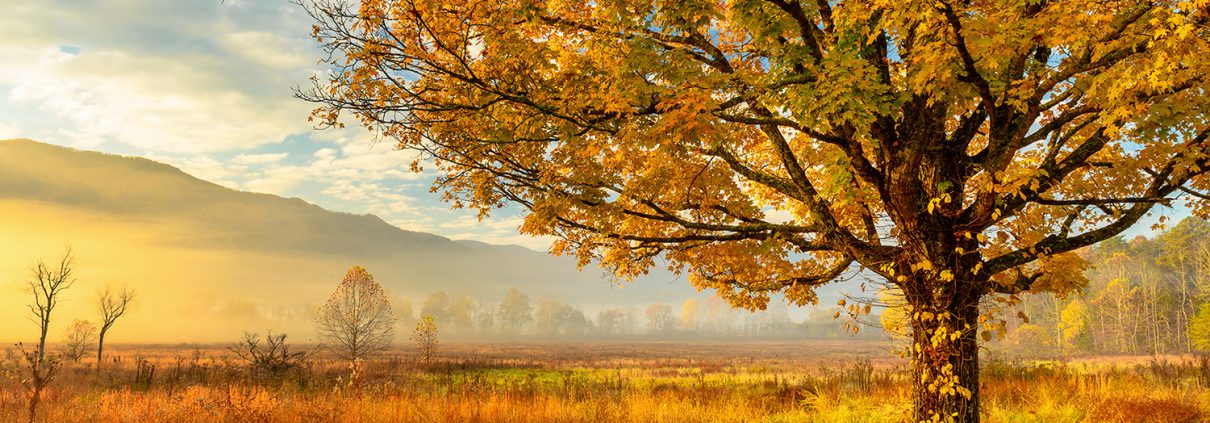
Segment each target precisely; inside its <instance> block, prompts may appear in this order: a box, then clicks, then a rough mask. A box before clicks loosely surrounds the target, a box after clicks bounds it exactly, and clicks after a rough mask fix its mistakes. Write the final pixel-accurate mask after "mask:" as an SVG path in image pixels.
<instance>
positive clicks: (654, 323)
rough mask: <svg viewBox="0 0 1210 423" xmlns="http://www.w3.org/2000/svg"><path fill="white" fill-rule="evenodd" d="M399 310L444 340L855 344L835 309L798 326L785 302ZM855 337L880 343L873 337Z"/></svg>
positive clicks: (403, 322)
mask: <svg viewBox="0 0 1210 423" xmlns="http://www.w3.org/2000/svg"><path fill="white" fill-rule="evenodd" d="M396 304H397V306H396V308H395V312H396V314H397V315H398V316H399V317H400V319H399V325H400V326H401V327H411V326H414V325H415V323H416V321H417V319H418V318H419V317H420V316H432V318H433V321H434V323H435V324H436V325H437V326H438V327H440V328H442V331H443V332H444V333H446V334H450V335H452V336H462V337H467V336H526V337H544V338H557V337H570V338H614V337H623V338H624V337H656V338H690V337H778V338H786V337H790V338H812V339H836V338H842V337H843V338H849V337H851V335H850V334H847V333H846V332H845V330H844V327H843V326H842V325H841V324H840V323H839V322H837V321H836V320H835V319H834V316H835V312H836V310H826V309H820V310H816V311H813V312H812V313H811V314H810V316H809V317H808V318H807V319H804V320H801V321H795V320H794V319H792V318H791V316H790V309H789V307H788V306H787V305H786V304H784V303H781V302H773V303H771V304H770V305H769V307H768V309H767V310H765V311H762V312H756V313H753V312H748V311H746V310H740V309H735V308H733V307H731V306H730V305H729V304H727V303H726V302H725V301H722V300H720V299H718V298H714V297H711V298H709V299H706V300H698V299H687V300H684V301H683V302H681V303H680V304H667V303H653V304H646V305H633V306H618V307H608V308H605V309H603V310H600V311H598V312H597V313H586V312H585V311H583V310H582V309H581V307H579V306H576V305H573V304H568V303H565V302H562V301H559V300H555V299H549V298H531V297H530V296H529V295H528V294H526V293H524V292H522V291H520V290H518V289H516V288H512V289H509V290H508V291H506V292H505V293H504V295H503V297H500V299H499V301H498V302H494V301H489V300H485V299H479V298H474V297H471V296H467V295H455V294H450V293H447V292H445V291H437V292H434V293H432V294H430V295H429V296H428V297H427V298H426V299H425V300H424V302H423V303H421V305H420V308H419V310H415V309H413V307H412V305H411V304H410V303H408V302H407V301H397V302H396ZM858 337H862V338H882V337H883V336H882V335H881V334H879V333H877V331H871V332H870V333H868V334H867V333H862V334H859V335H858Z"/></svg>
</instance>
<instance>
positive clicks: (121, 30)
mask: <svg viewBox="0 0 1210 423" xmlns="http://www.w3.org/2000/svg"><path fill="white" fill-rule="evenodd" d="M19 3H21V4H17V5H15V6H11V7H9V8H7V9H6V13H5V14H0V27H2V28H5V37H3V38H0V57H3V58H4V60H0V116H4V119H5V120H4V121H0V138H11V137H18V136H22V137H30V138H34V139H38V140H42V141H47V142H52V143H56V144H61V145H68V146H72V147H76V148H84V149H90V150H99V151H105V152H111V153H119V154H129V155H138V156H143V157H148V158H151V159H153V160H158V161H162V162H165V163H168V164H171V165H173V166H176V167H179V168H181V169H182V170H184V171H185V172H187V173H189V174H192V175H194V176H196V177H198V178H201V179H205V180H208V181H211V182H214V183H217V184H220V185H223V186H226V187H229V188H233V189H240V190H246V191H254V192H263V193H270V194H277V195H283V196H292V197H300V198H303V199H305V200H308V201H311V202H313V203H317V204H319V205H320V206H323V207H326V208H329V209H333V210H339V211H347V212H353V213H373V214H376V215H378V216H380V217H382V218H383V219H384V220H386V221H387V222H390V223H391V224H394V225H397V226H400V227H402V228H405V229H409V230H415V231H424V232H435V233H438V234H441V235H446V236H454V237H456V238H459V239H476V240H480V241H485V242H500V243H509V244H521V245H526V246H530V247H534V248H545V245H546V244H547V242H546V241H545V240H534V239H531V238H525V237H521V236H520V235H518V234H517V232H516V226H517V224H518V223H519V221H517V220H516V219H515V217H516V213H514V212H510V211H509V210H507V209H505V210H501V211H500V212H499V213H498V214H497V215H494V216H493V218H492V219H490V220H486V221H484V222H479V221H478V220H477V219H476V218H475V213H474V211H469V210H454V211H451V210H450V208H449V206H448V205H447V204H444V203H442V202H441V201H440V200H439V199H438V197H437V196H436V195H433V194H432V193H430V192H428V187H429V185H430V184H431V182H432V181H433V179H434V178H435V176H436V175H435V174H434V173H433V172H432V171H426V172H422V173H413V172H410V171H409V165H410V164H411V162H412V161H413V160H415V159H416V158H417V157H418V156H417V153H415V152H412V151H400V150H397V149H395V148H394V146H393V145H392V143H391V142H390V141H387V140H376V139H374V137H373V136H371V135H370V134H369V133H368V132H367V131H366V130H364V129H361V128H349V129H343V130H326V131H314V130H313V129H312V128H311V126H310V124H309V123H308V122H307V116H308V114H309V112H310V110H311V109H312V108H313V105H311V104H308V103H306V102H303V101H301V100H297V99H295V98H294V97H293V92H292V90H291V88H292V87H294V86H306V85H307V84H308V83H309V77H310V76H311V75H314V74H317V73H321V72H323V70H322V69H321V68H319V66H318V65H317V62H316V59H318V58H319V57H321V54H322V53H321V52H320V51H319V49H318V48H317V45H316V43H315V42H314V40H312V39H311V38H310V28H311V22H310V18H309V17H308V16H306V14H305V13H304V12H303V11H302V10H301V8H299V7H298V6H297V5H293V4H291V3H290V2H286V1H279V0H263V1H248V0H226V1H224V2H220V1H193V0H124V1H121V2H96V1H91V0H47V1H42V2H19ZM428 168H432V167H431V166H428Z"/></svg>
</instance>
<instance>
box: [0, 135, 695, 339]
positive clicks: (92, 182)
mask: <svg viewBox="0 0 1210 423" xmlns="http://www.w3.org/2000/svg"><path fill="white" fill-rule="evenodd" d="M0 216H4V219H0V239H3V244H2V245H0V290H3V292H4V294H3V295H0V322H17V323H16V324H12V325H9V324H5V325H0V340H11V339H18V338H20V337H21V336H23V334H25V333H26V332H28V331H27V330H25V329H28V328H24V326H23V325H22V323H24V320H23V319H22V313H24V308H23V307H21V306H20V304H21V303H20V302H21V301H24V296H23V295H20V294H19V293H20V289H19V283H20V281H22V280H23V279H24V278H25V276H26V275H27V273H28V266H29V264H30V263H31V262H32V261H33V260H34V259H37V258H39V257H45V258H53V257H54V256H55V255H56V254H58V252H59V250H61V249H62V246H63V245H64V244H66V243H70V244H72V245H73V247H74V248H75V250H76V253H77V255H78V256H79V260H80V265H79V268H80V284H79V285H78V286H77V287H76V288H75V289H74V290H73V292H72V293H71V296H69V298H68V300H67V301H66V302H65V305H64V307H65V308H64V310H65V311H64V312H65V313H66V316H65V317H64V319H68V318H74V317H81V318H85V317H89V315H90V313H91V304H90V302H91V300H92V298H93V296H94V293H95V290H96V289H97V288H99V287H100V286H101V285H103V284H105V283H109V282H125V283H129V284H131V285H133V286H135V287H136V288H137V289H139V290H140V291H143V292H145V293H146V295H144V296H143V299H144V301H142V303H141V304H140V305H139V307H138V308H137V309H136V310H135V311H133V312H132V313H133V314H132V317H131V322H129V323H128V324H130V325H131V327H132V328H137V333H138V335H137V336H135V335H133V334H132V333H128V335H130V336H132V338H129V339H130V340H163V341H177V340H180V341H184V340H193V341H211V340H226V339H231V338H233V337H235V336H236V335H238V334H239V333H240V331H242V330H245V329H247V330H258V331H263V330H265V329H268V328H274V329H275V330H289V331H291V333H293V334H300V333H301V334H308V333H309V331H310V325H309V322H308V319H307V315H308V313H309V310H311V309H313V308H314V307H315V306H316V305H318V304H319V303H321V302H322V301H323V300H324V299H325V298H326V296H327V294H328V293H329V292H330V291H331V289H332V288H333V287H334V286H335V285H336V283H337V282H338V281H339V279H340V277H341V276H343V272H344V270H345V268H347V267H348V266H349V265H351V264H363V265H365V266H366V267H367V268H368V269H369V270H370V271H371V272H372V273H374V274H375V276H376V277H377V278H378V279H379V281H380V282H382V283H383V285H384V286H386V287H387V289H388V291H389V292H391V293H392V295H394V296H396V297H397V298H398V299H399V300H409V301H411V302H412V304H413V306H414V307H415V308H417V309H418V308H419V305H420V304H419V303H420V302H421V301H423V299H424V297H425V296H427V295H428V294H430V293H432V292H433V291H436V290H439V289H440V290H445V291H447V292H451V293H459V294H469V295H473V296H475V297H477V298H481V299H485V300H488V301H498V300H499V298H500V297H501V295H502V293H503V292H504V290H506V289H508V288H510V287H517V288H520V289H522V290H523V291H526V292H528V293H529V294H530V295H531V296H533V297H547V298H555V299H559V300H561V301H565V302H572V303H577V304H580V305H582V306H583V307H584V308H585V309H586V310H587V311H589V312H592V311H593V308H594V307H600V306H605V305H615V304H623V303H633V304H643V303H648V302H655V301H663V302H676V301H679V300H681V299H684V298H687V297H689V296H698V295H700V294H697V293H696V292H694V291H693V290H692V289H691V288H689V287H688V286H687V284H686V283H685V281H684V280H682V279H680V278H677V277H674V276H672V275H671V274H668V273H667V272H656V273H654V274H653V276H651V277H647V278H644V280H641V281H638V282H636V283H634V284H632V285H628V286H626V287H624V288H619V287H617V286H614V285H612V284H611V283H610V281H609V278H608V277H606V276H605V275H604V274H603V273H602V272H601V271H600V270H599V269H597V268H589V269H585V270H584V271H583V272H579V271H577V270H576V269H575V266H574V261H573V260H571V259H568V258H559V257H551V256H549V255H547V254H545V253H542V252H536V251H532V250H528V249H525V248H521V247H516V246H495V245H489V244H484V243H480V242H474V241H451V240H449V239H446V238H444V237H440V236H436V235H432V234H425V233H418V232H409V231H404V230H402V229H399V228H398V227H395V226H392V225H390V224H387V223H386V222H384V221H382V220H381V219H379V218H377V217H375V216H370V215H353V214H347V213H338V212H331V211H327V210H324V209H322V208H320V207H318V206H315V205H313V204H310V203H307V202H305V201H302V200H299V199H285V198H281V197H277V196H273V195H265V194H253V193H247V192H240V191H235V190H231V189H228V188H224V187H221V186H218V185H215V184H212V183H209V182H206V181H202V180H200V179H197V178H194V177H192V176H189V175H187V174H185V173H184V172H181V171H180V170H178V169H176V168H174V167H171V166H168V165H165V164H161V163H157V162H154V161H151V160H146V159H141V158H132V157H124V156H116V155H109V154H102V153H95V152H86V151H78V150H73V149H68V148H63V147H58V146H52V145H47V144H42V143H37V142H34V141H29V140H9V141H0ZM201 317H204V319H203V318H201ZM66 323H67V322H66V321H64V322H63V325H64V326H65V325H66ZM52 330H57V329H52ZM132 330H133V329H132ZM119 342H120V341H119Z"/></svg>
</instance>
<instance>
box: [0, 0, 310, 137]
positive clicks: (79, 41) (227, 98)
mask: <svg viewBox="0 0 1210 423" xmlns="http://www.w3.org/2000/svg"><path fill="white" fill-rule="evenodd" d="M46 3H47V4H40V5H39V7H17V8H16V13H9V14H6V16H7V17H0V26H3V27H5V28H14V31H13V32H14V35H13V36H12V37H9V38H5V39H3V40H0V48H3V49H4V52H5V58H6V60H4V61H2V62H0V87H2V88H7V91H8V92H9V95H8V98H7V100H8V102H9V104H8V105H7V107H5V108H8V107H30V108H34V109H36V110H38V111H40V112H42V113H45V114H48V115H50V116H53V117H54V118H55V119H57V120H58V121H59V122H61V124H62V127H64V128H67V129H68V130H67V131H65V132H61V133H58V134H54V133H50V134H49V135H52V136H59V137H62V138H63V139H61V140H60V141H63V142H64V143H71V144H84V145H89V146H92V145H95V144H98V143H99V142H103V143H109V144H125V145H128V146H132V147H135V148H138V149H141V150H145V151H149V152H161V153H164V152H184V153H203V152H214V151H225V150H230V149H239V148H252V147H255V146H258V145H264V144H268V143H276V142H280V141H281V140H282V139H284V138H285V137H286V136H288V135H289V134H291V133H297V132H299V131H300V130H305V127H306V126H305V125H306V124H305V120H306V117H307V113H308V111H309V109H310V108H311V107H310V106H309V105H307V104H305V103H302V102H300V101H297V100H295V99H294V98H293V97H292V93H291V90H290V89H291V87H292V86H295V85H299V84H301V83H304V82H306V76H307V75H309V74H310V72H312V71H313V69H309V67H308V66H307V64H308V63H309V62H310V63H314V60H313V59H311V58H312V57H314V56H315V51H316V50H315V48H314V46H313V43H312V42H311V41H310V40H309V39H308V38H307V37H305V32H304V31H305V28H306V26H303V25H302V21H301V20H300V16H298V15H299V14H298V13H297V12H293V13H285V14H283V15H281V16H278V17H276V18H274V19H267V20H264V21H255V20H251V19H247V16H246V15H254V14H257V13H258V12H260V11H262V10H263V8H252V7H250V6H240V7H226V6H224V5H223V4H222V3H220V2H164V1H160V0H135V1H127V2H122V3H119V4H116V5H114V4H112V3H106V4H104V5H102V4H100V3H97V2H71V1H64V0H56V1H50V2H46ZM165 3H173V4H171V5H166V4H165ZM266 3H267V2H266ZM283 3H284V2H283ZM154 11H158V12H160V13H152V12H154ZM295 25H297V26H295ZM286 28H290V29H289V30H287V29H286ZM274 31H281V32H276V33H275V32H274ZM294 33H297V34H295V35H297V36H291V34H294ZM65 46H66V47H69V48H65ZM312 67H313V66H312Z"/></svg>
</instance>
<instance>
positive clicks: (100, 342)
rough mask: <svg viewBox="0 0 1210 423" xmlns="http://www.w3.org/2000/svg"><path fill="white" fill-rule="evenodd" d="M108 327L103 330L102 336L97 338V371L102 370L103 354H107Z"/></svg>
mask: <svg viewBox="0 0 1210 423" xmlns="http://www.w3.org/2000/svg"><path fill="white" fill-rule="evenodd" d="M106 329H108V328H107V327H102V328H101V334H100V335H99V336H97V370H98V371H99V370H101V358H102V355H101V354H102V353H104V352H105V330H106Z"/></svg>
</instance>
